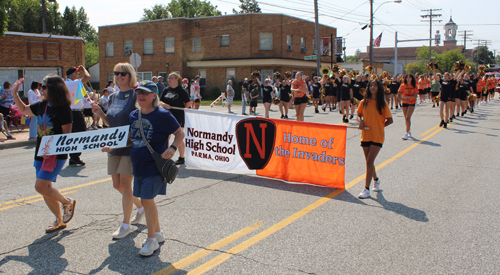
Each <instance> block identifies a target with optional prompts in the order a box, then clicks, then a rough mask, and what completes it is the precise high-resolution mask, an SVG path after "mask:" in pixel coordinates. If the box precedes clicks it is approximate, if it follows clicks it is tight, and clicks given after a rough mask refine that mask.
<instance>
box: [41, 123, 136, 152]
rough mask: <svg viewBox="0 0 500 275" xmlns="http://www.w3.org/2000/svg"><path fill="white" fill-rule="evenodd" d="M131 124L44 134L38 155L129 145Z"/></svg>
mask: <svg viewBox="0 0 500 275" xmlns="http://www.w3.org/2000/svg"><path fill="white" fill-rule="evenodd" d="M128 131H129V126H120V127H113V128H107V129H102V130H97V131H87V132H78V133H72V134H60V135H53V136H44V137H42V141H41V143H40V149H39V150H38V156H43V155H45V154H46V155H62V154H70V153H81V152H86V151H94V150H100V149H101V148H102V147H104V146H109V147H111V148H120V147H125V146H127V140H128Z"/></svg>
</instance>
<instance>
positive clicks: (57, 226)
mask: <svg viewBox="0 0 500 275" xmlns="http://www.w3.org/2000/svg"><path fill="white" fill-rule="evenodd" d="M64 228H66V224H65V223H63V221H61V220H60V219H56V220H55V221H54V223H53V224H52V225H51V226H49V227H47V228H46V229H45V232H47V233H52V232H56V231H59V230H61V229H64Z"/></svg>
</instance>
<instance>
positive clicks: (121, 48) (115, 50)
mask: <svg viewBox="0 0 500 275" xmlns="http://www.w3.org/2000/svg"><path fill="white" fill-rule="evenodd" d="M331 34H333V37H335V36H336V29H335V28H332V27H328V26H324V25H320V37H330V35H331ZM314 36H315V32H314V23H313V22H309V21H305V20H302V19H299V18H295V17H291V16H287V15H284V14H237V15H225V16H217V17H204V18H190V19H186V18H174V19H164V20H155V21H148V22H134V23H128V24H119V25H111V26H101V27H99V44H100V47H99V62H100V73H101V77H100V79H101V85H100V86H101V88H103V87H104V86H105V85H106V81H107V80H108V79H112V71H113V67H114V65H115V64H116V63H118V62H129V59H130V55H131V54H132V53H138V54H139V55H140V56H141V60H142V64H141V65H140V67H139V68H138V72H139V75H140V76H141V78H142V79H150V78H151V76H153V75H163V76H165V75H167V74H168V73H170V72H179V73H180V74H181V75H182V76H183V77H187V78H189V79H191V78H194V77H195V76H196V75H200V76H201V77H202V82H201V84H202V88H203V87H204V88H205V90H206V89H210V88H211V87H214V86H216V87H219V88H220V89H224V87H225V83H226V81H227V79H230V78H235V79H236V80H237V81H242V80H243V79H244V78H245V77H250V74H251V72H253V71H254V70H260V71H261V72H262V77H263V78H264V77H266V76H268V75H272V74H273V72H275V71H280V72H282V73H283V72H285V71H303V72H304V73H305V74H307V75H312V74H313V72H314V71H316V61H315V60H311V61H306V60H304V57H305V56H308V55H313V54H314V50H315V46H314V45H313V42H314ZM322 61H323V62H324V63H325V64H328V65H329V64H330V63H329V62H330V57H329V56H324V57H322ZM164 81H166V77H165V79H164Z"/></svg>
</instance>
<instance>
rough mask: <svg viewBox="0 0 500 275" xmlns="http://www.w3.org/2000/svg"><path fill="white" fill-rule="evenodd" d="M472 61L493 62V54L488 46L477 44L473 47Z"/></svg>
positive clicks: (479, 62) (480, 62) (478, 62)
mask: <svg viewBox="0 0 500 275" xmlns="http://www.w3.org/2000/svg"><path fill="white" fill-rule="evenodd" d="M474 61H475V62H476V63H477V64H494V63H496V62H495V56H493V53H492V52H491V51H490V50H489V49H488V46H478V47H475V48H474Z"/></svg>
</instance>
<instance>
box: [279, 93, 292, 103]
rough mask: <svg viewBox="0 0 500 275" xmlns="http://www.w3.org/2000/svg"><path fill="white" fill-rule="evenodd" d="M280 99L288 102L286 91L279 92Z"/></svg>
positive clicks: (288, 97)
mask: <svg viewBox="0 0 500 275" xmlns="http://www.w3.org/2000/svg"><path fill="white" fill-rule="evenodd" d="M280 100H281V101H283V102H287V103H288V102H290V94H288V93H287V92H282V93H281V94H280Z"/></svg>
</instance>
